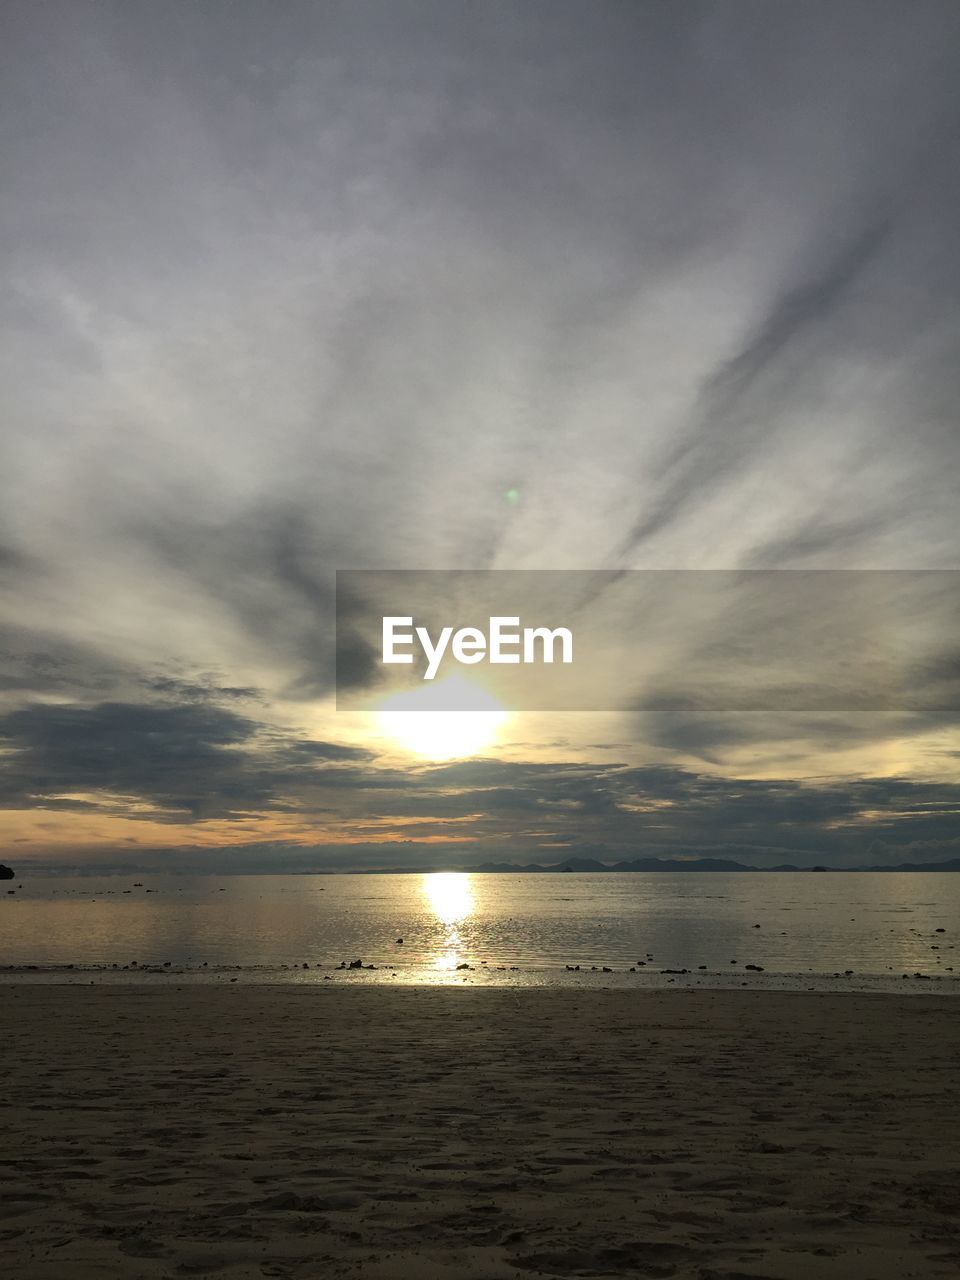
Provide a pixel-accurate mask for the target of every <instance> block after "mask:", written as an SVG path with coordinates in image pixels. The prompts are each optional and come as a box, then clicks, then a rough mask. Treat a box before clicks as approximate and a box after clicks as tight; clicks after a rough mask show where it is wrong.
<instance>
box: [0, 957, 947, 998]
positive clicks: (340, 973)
mask: <svg viewBox="0 0 960 1280" xmlns="http://www.w3.org/2000/svg"><path fill="white" fill-rule="evenodd" d="M173 983H179V984H182V985H185V986H190V987H200V988H202V987H213V988H216V987H220V986H229V985H240V986H245V987H246V986H253V987H263V986H270V987H291V988H295V989H310V988H317V987H328V986H337V987H341V988H343V987H346V988H353V989H365V988H378V989H380V990H389V989H396V988H415V989H425V990H426V989H431V988H443V989H449V988H451V987H456V988H470V989H474V990H481V991H482V990H497V989H506V990H513V991H524V990H529V991H567V992H576V991H587V992H590V991H607V990H616V991H621V992H634V993H637V994H645V993H649V992H654V991H669V990H692V991H703V992H732V993H735V992H739V991H753V992H767V993H770V994H777V993H779V994H788V993H793V994H804V993H816V994H821V995H844V996H854V995H886V996H898V995H903V996H908V995H909V996H913V995H920V994H924V995H940V996H943V997H944V998H947V999H953V998H955V997H957V996H960V976H955V975H953V974H949V975H948V974H944V973H932V974H930V973H921V972H916V973H903V974H876V973H856V972H855V971H853V970H850V971H848V972H846V973H822V972H820V973H778V972H776V971H770V970H766V969H759V970H758V969H756V967H755V966H747V965H743V966H739V967H738V968H737V969H736V970H735V971H731V972H729V973H727V972H722V971H721V972H718V971H716V970H714V971H709V970H699V969H683V968H680V969H658V968H656V967H654V966H650V967H649V968H643V969H638V970H632V969H615V968H613V967H612V966H608V967H603V966H599V965H598V966H597V967H596V968H593V967H591V968H589V969H587V968H583V967H581V968H580V969H578V970H574V969H573V968H572V967H571V968H569V969H567V968H565V969H563V970H560V969H557V968H555V967H553V968H539V969H538V968H534V967H532V966H531V967H525V966H515V967H510V968H508V967H506V966H502V967H501V966H496V967H493V966H488V967H483V966H479V965H472V966H470V968H469V971H467V972H463V971H461V970H458V969H456V968H454V969H436V968H432V967H430V966H418V965H409V966H402V967H398V968H392V967H391V966H390V965H385V964H384V965H371V966H369V967H367V968H364V969H350V968H349V967H348V968H345V969H342V968H339V967H338V966H331V965H323V964H314V965H309V966H308V965H306V964H302V965H209V964H207V965H195V966H184V965H177V964H172V963H169V964H149V965H148V964H142V965H136V966H133V967H130V966H123V967H120V966H119V965H106V964H101V965H92V964H90V965H83V964H51V965H34V964H30V965H6V966H0V987H10V986H19V985H23V986H30V987H47V986H71V987H77V986H83V987H90V986H98V987H107V988H116V987H124V988H129V987H134V988H136V987H144V988H145V989H151V990H152V989H158V988H160V987H163V986H169V985H171V984H173Z"/></svg>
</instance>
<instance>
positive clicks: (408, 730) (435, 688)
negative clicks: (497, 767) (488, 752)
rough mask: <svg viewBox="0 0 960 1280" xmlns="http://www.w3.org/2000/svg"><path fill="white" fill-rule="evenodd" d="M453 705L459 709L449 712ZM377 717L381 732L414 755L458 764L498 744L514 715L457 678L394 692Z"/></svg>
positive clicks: (488, 696) (482, 692)
mask: <svg viewBox="0 0 960 1280" xmlns="http://www.w3.org/2000/svg"><path fill="white" fill-rule="evenodd" d="M451 704H452V705H453V706H455V707H456V708H457V709H456V710H445V709H444V708H448V707H450V706H451ZM376 718H377V726H378V728H379V729H380V730H381V731H382V732H383V733H385V734H386V735H387V736H388V737H390V738H392V739H393V741H394V742H396V743H397V744H398V745H399V746H401V747H403V748H404V750H406V751H409V752H411V753H412V754H413V755H418V756H422V757H423V758H424V759H425V760H456V759H460V758H462V757H463V756H472V755H476V753H477V752H478V751H483V750H484V749H485V748H487V747H490V746H492V745H493V743H494V742H495V741H496V739H497V736H498V733H499V731H500V729H501V728H502V726H503V725H504V724H505V723H506V721H507V720H508V719H509V715H508V713H507V712H506V711H505V710H504V709H503V707H502V706H501V705H500V703H499V702H497V700H496V698H494V697H492V696H491V695H490V694H488V693H486V692H485V691H484V690H483V689H479V688H477V687H476V686H474V685H471V684H469V683H468V682H467V681H465V680H461V679H460V678H459V677H458V676H453V677H451V678H450V679H448V680H441V681H439V682H438V683H437V684H435V685H424V687H423V688H422V689H414V690H411V691H409V692H405V693H397V694H393V695H392V696H391V697H389V698H387V699H386V700H385V701H384V702H383V703H382V704H381V705H380V707H379V708H378V709H377V712H376Z"/></svg>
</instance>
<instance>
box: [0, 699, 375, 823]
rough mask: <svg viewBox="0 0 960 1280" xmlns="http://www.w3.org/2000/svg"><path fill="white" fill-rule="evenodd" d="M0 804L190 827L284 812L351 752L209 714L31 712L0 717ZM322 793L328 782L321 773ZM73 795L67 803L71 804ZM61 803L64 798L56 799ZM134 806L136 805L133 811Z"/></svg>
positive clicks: (130, 709) (199, 707) (190, 708)
mask: <svg viewBox="0 0 960 1280" xmlns="http://www.w3.org/2000/svg"><path fill="white" fill-rule="evenodd" d="M0 743H2V744H3V745H4V747H5V748H6V752H5V755H4V761H3V770H2V773H0V795H2V798H3V802H4V804H5V805H6V806H7V807H10V808H46V807H48V805H50V804H53V805H55V806H60V807H77V808H80V809H82V808H89V807H90V804H91V795H92V796H93V797H94V800H96V799H97V798H98V797H99V798H103V799H104V800H105V801H107V802H108V804H107V806H106V807H109V808H116V801H117V800H119V801H120V805H119V808H118V809H117V811H118V812H122V813H123V814H124V816H127V817H133V818H149V819H152V820H157V819H159V820H160V821H164V820H166V821H184V820H187V821H199V820H203V819H209V818H217V817H228V818H230V817H238V816H240V815H245V816H249V814H250V813H251V812H255V811H257V810H259V809H267V810H270V809H274V810H275V809H277V808H281V807H283V806H284V805H285V804H286V803H287V802H288V801H289V799H290V797H291V795H292V794H293V793H294V792H295V791H296V790H297V789H298V787H300V788H302V787H303V786H304V784H313V783H315V781H316V779H317V778H318V777H320V776H321V775H322V770H318V764H321V763H322V764H325V765H328V766H329V765H332V764H337V763H339V762H347V761H356V760H361V759H364V758H365V757H366V755H367V753H366V752H364V751H363V750H361V749H359V748H355V747H347V746H341V745H337V744H334V743H325V742H314V741H307V742H299V741H297V740H293V741H288V740H286V739H285V738H283V737H278V736H276V735H274V736H272V737H271V735H269V734H268V733H267V732H266V730H265V726H262V725H259V724H257V722H256V721H254V720H251V719H248V718H247V717H245V716H241V715H238V714H236V713H235V712H232V711H228V710H226V709H224V708H222V707H217V706H213V705H204V704H195V703H187V704H184V705H178V706H146V705H136V704H126V703H100V704H98V705H96V706H93V707H75V706H53V705H36V706H32V707H27V708H23V709H21V710H19V711H12V712H9V713H8V714H6V715H5V716H2V717H0ZM325 776H326V779H327V781H328V783H329V782H330V781H332V780H333V779H334V778H335V777H336V774H335V772H334V774H333V777H331V772H330V771H329V770H328V771H327V773H326V775H325ZM73 793H78V798H77V800H76V802H74V800H73V798H72V795H73ZM65 797H71V798H70V799H65ZM138 802H140V803H138Z"/></svg>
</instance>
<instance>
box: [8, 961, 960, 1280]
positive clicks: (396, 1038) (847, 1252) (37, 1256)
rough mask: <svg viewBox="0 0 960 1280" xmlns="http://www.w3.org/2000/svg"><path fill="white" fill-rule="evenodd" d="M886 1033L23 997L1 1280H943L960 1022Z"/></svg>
mask: <svg viewBox="0 0 960 1280" xmlns="http://www.w3.org/2000/svg"><path fill="white" fill-rule="evenodd" d="M925 985H926V984H925ZM804 995H806V998H802V997H803V996H804ZM877 1012H878V1005H877V997H876V996H873V995H860V994H856V993H846V994H843V995H832V994H822V993H814V994H806V993H796V994H794V993H789V994H788V993H783V992H769V991H759V990H749V991H731V992H718V991H712V992H706V991H697V990H695V989H694V990H682V993H681V989H679V988H678V989H675V990H674V989H671V990H659V991H643V992H639V991H638V992H625V991H617V990H596V991H586V990H579V991H568V990H560V989H556V988H554V989H549V990H536V991H534V990H530V989H528V990H526V991H524V990H523V989H520V988H513V989H503V988H478V987H470V988H464V987H458V988H437V987H430V988H428V987H404V988H403V989H402V990H396V989H393V990H390V989H386V988H384V987H383V986H382V985H377V986H374V985H368V986H364V987H362V988H361V987H360V986H359V985H351V986H349V987H348V986H346V985H337V984H335V983H324V984H322V985H321V986H320V987H319V989H311V988H305V987H303V986H297V985H295V984H288V985H279V984H278V985H270V986H257V985H254V984H240V983H238V984H236V985H233V984H231V985H229V986H220V987H217V986H214V985H211V984H207V985H203V986H199V985H196V986H191V985H189V984H186V983H180V984H173V983H171V984H170V985H167V986H163V987H161V986H160V985H159V984H158V985H156V986H153V985H150V984H142V985H139V986H135V985H133V984H123V985H117V986H107V985H103V986H100V985H95V986H93V987H90V986H82V987H78V986H75V985H72V984H63V985H56V986H54V985H49V986H42V985H37V984H32V983H21V984H11V985H8V986H6V987H5V988H4V990H3V993H2V996H0V1071H2V1078H3V1080H4V1090H3V1096H2V1111H3V1123H4V1126H5V1128H6V1130H7V1134H8V1139H9V1142H8V1146H9V1156H8V1157H6V1158H5V1163H4V1165H3V1169H4V1174H5V1178H4V1181H5V1191H4V1197H3V1204H2V1206H0V1210H2V1212H0V1239H2V1243H3V1252H4V1254H5V1255H6V1256H7V1257H9V1259H10V1268H11V1272H12V1274H16V1276H17V1277H18V1280H63V1278H64V1277H70V1278H71V1280H94V1277H96V1280H101V1278H102V1280H167V1278H169V1277H174V1276H185V1275H206V1274H210V1275H217V1276H223V1277H224V1278H225V1280H254V1278H256V1280H260V1278H261V1277H264V1276H282V1277H288V1278H289V1280H311V1278H315V1277H316V1276H317V1275H319V1274H322V1275H324V1276H331V1277H341V1276H343V1277H345V1276H348V1275H353V1276H356V1275H357V1274H360V1275H362V1276H363V1277H364V1280H368V1278H369V1280H408V1277H410V1276H413V1275H415V1276H417V1277H418V1278H421V1277H422V1280H454V1278H456V1280H461V1278H464V1280H532V1278H533V1277H535V1276H537V1275H540V1276H546V1277H559V1278H563V1277H573V1276H599V1275H617V1276H630V1277H632V1276H637V1277H641V1278H643V1277H646V1278H648V1280H649V1278H652V1277H671V1280H703V1277H705V1276H709V1277H710V1278H711V1280H715V1278H717V1277H719V1278H721V1280H731V1278H732V1277H734V1276H739V1277H757V1278H758V1280H759V1278H760V1277H765V1278H766V1280H861V1278H862V1280H868V1278H869V1280H900V1278H901V1277H902V1276H904V1275H908V1274H909V1275H912V1276H914V1277H915V1278H917V1280H946V1278H947V1277H950V1276H952V1275H955V1274H956V1272H957V1268H958V1265H960V1172H958V1167H957V1159H956V1150H957V1143H958V1138H960V1121H958V1119H957V1117H958V1115H960V1081H958V1080H957V1076H956V1070H955V1065H956V1062H957V1061H960V1022H958V1020H957V1019H956V1018H955V1017H954V1016H953V1014H954V1005H953V1002H952V1000H949V999H946V998H945V999H942V1000H938V999H937V998H936V996H935V995H932V996H931V998H930V999H927V1000H919V1001H918V1000H914V999H912V998H910V997H908V996H907V995H906V994H904V995H903V996H902V997H901V998H899V999H898V998H896V997H885V998H884V1001H883V1017H882V1018H878V1017H877Z"/></svg>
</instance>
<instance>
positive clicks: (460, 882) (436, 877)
mask: <svg viewBox="0 0 960 1280" xmlns="http://www.w3.org/2000/svg"><path fill="white" fill-rule="evenodd" d="M423 894H424V897H425V898H426V900H427V905H428V907H429V909H430V910H431V911H432V912H433V914H434V916H435V917H436V919H437V923H438V924H440V925H442V926H443V929H444V937H443V940H442V942H441V943H440V953H439V954H438V955H437V957H436V960H435V961H434V967H435V968H437V969H441V970H443V971H444V972H447V971H449V970H451V969H456V967H457V965H458V964H462V963H465V961H464V959H463V955H462V952H461V948H462V946H463V940H462V937H461V934H460V926H461V925H462V924H463V922H464V921H465V920H466V919H467V917H468V916H470V915H472V913H473V911H474V907H475V905H476V904H475V902H474V897H473V885H472V883H471V880H470V876H469V875H468V874H467V873H466V872H463V871H437V872H432V873H431V874H429V875H425V876H424V877H423Z"/></svg>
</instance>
